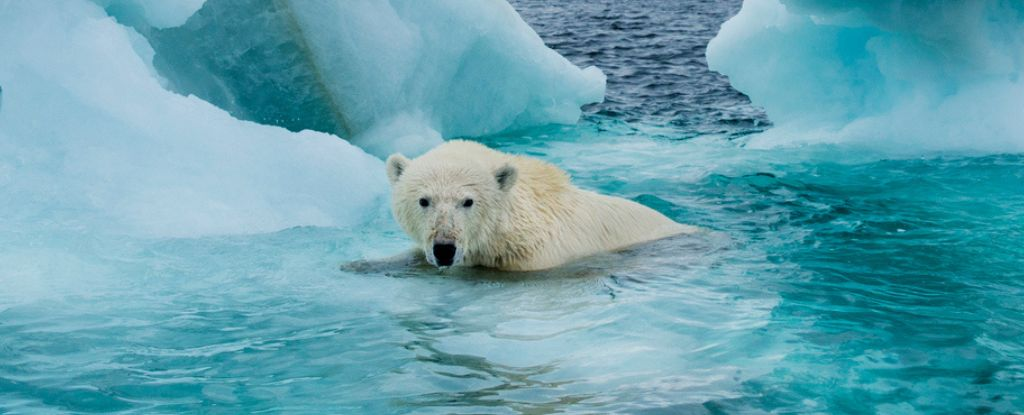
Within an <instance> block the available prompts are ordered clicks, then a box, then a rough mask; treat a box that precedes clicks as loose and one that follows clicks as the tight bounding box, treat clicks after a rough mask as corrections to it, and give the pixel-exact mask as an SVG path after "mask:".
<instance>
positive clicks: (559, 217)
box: [386, 140, 699, 271]
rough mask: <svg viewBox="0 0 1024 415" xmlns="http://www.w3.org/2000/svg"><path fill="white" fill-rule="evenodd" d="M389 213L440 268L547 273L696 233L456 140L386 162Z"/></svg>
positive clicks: (529, 163)
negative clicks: (608, 253)
mask: <svg viewBox="0 0 1024 415" xmlns="http://www.w3.org/2000/svg"><path fill="white" fill-rule="evenodd" d="M386 169H387V176H388V179H389V181H390V182H391V188H392V196H393V197H392V212H393V213H394V216H395V219H396V220H397V221H398V223H399V224H400V225H401V227H402V229H403V230H405V232H406V233H407V234H408V235H409V236H410V237H411V238H412V239H413V241H415V243H416V244H417V246H418V250H422V252H423V255H424V256H425V258H426V260H427V261H428V262H429V263H430V264H432V265H434V266H437V267H450V266H455V265H466V266H483V267H490V268H497V269H499V270H505V271H535V270H542V269H547V268H552V267H556V266H559V265H561V264H564V263H566V262H569V261H572V260H575V259H579V258H583V257H586V256H589V255H593V254H597V253H601V252H605V251H612V250H617V249H620V248H625V247H627V246H630V245H635V244H638V243H642V242H647V241H653V240H656V239H661V238H665V237H669V236H673V235H678V234H682V233H692V232H695V231H697V230H698V229H699V228H696V227H694V226H689V225H683V224H680V223H676V222H674V221H672V220H671V219H669V218H667V217H665V216H664V215H662V214H660V213H658V212H656V211H654V210H653V209H651V208H648V207H646V206H643V205H641V204H639V203H636V202H633V201H629V200H626V199H622V198H618V197H611V196H605V195H600V194H597V193H594V192H590V191H586V190H582V189H579V188H577V187H575V186H573V184H572V183H571V182H570V179H569V176H568V174H566V173H565V172H564V171H562V170H561V169H559V168H558V167H555V166H554V165H552V164H549V163H547V162H544V161H541V160H538V159H534V158H529V157H523V156H516V155H511V154H506V153H502V152H499V151H496V150H492V149H490V148H487V147H486V146H484V145H482V144H479V143H475V142H472V141H463V140H452V141H448V142H446V143H444V144H442V145H440V146H438V147H436V148H434V149H433V150H431V151H429V152H427V153H426V154H423V155H422V156H419V157H417V158H415V159H412V160H410V159H408V158H406V157H405V156H403V155H401V154H392V155H391V156H390V157H388V159H387V162H386Z"/></svg>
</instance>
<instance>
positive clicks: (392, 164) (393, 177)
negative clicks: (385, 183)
mask: <svg viewBox="0 0 1024 415" xmlns="http://www.w3.org/2000/svg"><path fill="white" fill-rule="evenodd" d="M384 164H385V165H386V166H387V169H388V180H390V181H391V184H395V183H398V178H399V177H401V176H402V172H404V171H405V166H406V165H408V164H409V159H407V158H405V156H403V155H401V154H399V153H395V154H392V155H391V156H390V157H388V161H387V162H385V163H384Z"/></svg>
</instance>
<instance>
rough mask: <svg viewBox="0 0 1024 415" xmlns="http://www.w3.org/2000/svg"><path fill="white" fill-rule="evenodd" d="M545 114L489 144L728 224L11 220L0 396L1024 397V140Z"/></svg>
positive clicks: (24, 399)
mask: <svg viewBox="0 0 1024 415" xmlns="http://www.w3.org/2000/svg"><path fill="white" fill-rule="evenodd" d="M531 133H532V134H534V135H528V136H525V137H524V136H519V135H517V136H514V137H494V138H492V139H490V140H489V141H488V143H489V144H491V145H492V146H494V147H497V148H500V149H504V150H508V151H516V152H522V153H527V154H532V155H535V156H538V157H542V158H545V159H548V160H552V161H554V162H557V163H559V164H561V165H563V166H565V167H566V168H567V169H568V170H570V171H571V172H572V174H573V175H574V177H575V179H576V181H577V182H578V183H579V184H580V185H582V186H584V187H587V188H592V189H598V190H601V191H603V192H607V193H612V194H618V195H622V196H625V197H630V198H633V199H634V200H638V201H641V202H643V203H645V204H648V205H650V206H653V207H655V208H657V209H659V210H661V211H662V212H665V213H666V214H668V215H670V216H672V217H673V218H674V219H676V220H678V221H681V222H686V223H694V224H698V225H701V226H704V227H707V228H710V229H713V230H715V232H713V233H711V234H709V235H705V236H701V237H690V238H680V239H676V240H669V241H663V242H660V243H656V244H653V245H650V246H645V247H640V248H637V249H635V250H634V251H632V252H627V253H619V254H609V255H606V256H603V257H599V258H595V259H592V260H589V261H586V262H585V263H583V264H577V265H573V266H569V267H566V268H564V269H561V270H555V271H549V272H544V273H536V274H528V275H507V274H504V275H503V274H497V273H485V272H474V271H463V272H458V273H448V274H442V273H438V272H436V271H427V272H420V273H405V274H402V273H399V274H397V275H390V276H385V275H380V274H369V275H353V274H346V273H342V272H340V271H338V270H337V266H338V264H340V263H342V262H344V261H347V260H352V259H358V258H374V257H380V256H384V255H388V254H391V253H394V252H396V251H398V250H401V249H403V248H404V247H405V246H406V244H407V242H406V239H405V237H404V236H403V235H402V234H401V233H400V232H399V231H398V230H397V229H396V227H395V225H394V224H393V223H392V222H391V220H390V218H389V217H388V215H387V212H386V211H384V210H383V209H382V212H381V214H380V215H379V216H380V221H379V223H376V224H372V225H369V226H367V227H365V228H360V229H326V228H296V229H289V230H285V231H281V232H277V233H273V234H266V235H256V236H235V237H218V238H202V239H168V240H137V239H117V238H100V237H94V236H90V235H75V234H74V233H73V232H58V233H54V234H51V235H14V236H9V238H16V239H17V240H9V241H5V243H10V244H18V245H20V246H24V247H25V248H24V250H23V251H21V252H17V251H15V252H14V253H13V254H11V255H18V256H19V257H18V259H17V260H16V261H15V260H12V259H11V258H8V260H9V261H5V262H9V263H12V264H22V265H21V266H20V268H19V267H17V266H16V267H15V268H14V269H7V270H5V271H6V272H8V275H12V274H11V273H13V275H14V276H17V275H19V274H20V275H28V274H29V273H43V274H46V275H49V276H50V278H49V279H46V280H43V281H38V280H37V281H35V282H31V283H28V282H24V281H22V282H19V280H18V279H17V278H12V279H10V280H8V284H9V286H7V287H5V288H6V289H5V290H4V291H2V292H0V408H3V409H4V410H7V411H13V412H36V411H37V410H39V411H42V412H49V411H72V412H89V411H110V410H117V411H127V412H132V411H134V412H152V411H161V412H166V411H198V410H203V411H208V412H230V413H237V412H239V411H242V412H257V411H271V412H277V411H296V412H349V413H352V412H367V413H370V412H377V413H405V412H416V413H481V412H482V413H552V412H559V411H563V412H629V413H680V412H681V413H705V412H712V413H716V412H726V413H730V412H747V411H762V410H763V411H780V412H790V411H796V412H814V411H827V412H839V413H872V412H876V411H878V412H914V411H920V412H932V413H935V412H938V413H951V412H952V413H956V412H968V411H971V412H974V411H978V412H987V411H993V412H996V413H1008V412H1013V411H1020V410H1021V408H1022V407H1024V402H1021V401H1020V400H1019V399H1020V398H1019V396H1020V395H1019V391H1020V390H1022V388H1024V341H1022V339H1024V336H1022V335H1024V296H1022V290H1024V283H1022V277H1024V276H1022V275H1021V274H1022V271H1021V270H1020V268H1021V267H1020V264H1021V260H1022V248H1021V247H1022V246H1024V233H1022V231H1021V224H1022V223H1024V191H1022V188H1021V185H1020V183H1021V180H1022V179H1024V157H1021V156H1019V155H996V156H984V157H927V158H915V159H904V160H881V161H879V160H876V158H877V155H875V154H871V153H869V152H864V153H862V154H860V156H856V157H852V156H850V154H852V153H851V151H850V150H847V151H846V152H845V153H844V157H842V158H843V160H842V161H838V160H833V161H825V160H828V159H829V158H830V155H834V154H835V151H831V150H830V149H827V148H824V149H803V150H770V151H758V152H755V151H751V150H746V149H743V148H741V147H738V146H737V144H736V143H734V142H731V141H728V140H722V139H718V138H712V137H708V138H698V139H691V140H681V141H675V140H670V139H666V138H659V137H652V136H651V135H649V134H646V133H641V132H639V131H637V130H635V129H633V128H629V127H628V126H626V125H625V124H621V123H617V122H614V121H612V122H606V123H599V122H593V123H588V124H584V125H582V126H580V127H573V128H552V129H549V130H543V131H534V132H531ZM858 157H862V158H863V160H862V161H856V160H854V161H850V160H851V159H856V158H858ZM638 166H643V167H642V168H640V167H638ZM33 258H36V259H37V260H32V259H33Z"/></svg>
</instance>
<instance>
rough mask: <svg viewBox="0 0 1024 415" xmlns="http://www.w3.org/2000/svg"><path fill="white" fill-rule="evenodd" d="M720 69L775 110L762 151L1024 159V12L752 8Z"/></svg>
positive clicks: (712, 47) (765, 2) (719, 59)
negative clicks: (819, 145) (867, 150)
mask: <svg viewBox="0 0 1024 415" xmlns="http://www.w3.org/2000/svg"><path fill="white" fill-rule="evenodd" d="M707 58H708V64H709V66H710V67H711V68H712V69H714V70H717V71H719V72H722V73H724V74H726V75H728V76H729V79H730V81H731V83H732V85H733V86H734V87H736V88H737V89H739V90H740V91H742V92H744V93H746V94H747V95H749V96H750V98H751V100H752V101H753V102H754V103H755V104H758V105H761V106H763V107H764V108H765V110H766V111H767V113H768V116H769V117H770V118H771V119H772V121H773V122H774V123H775V124H776V128H774V129H772V130H770V131H768V132H767V133H765V134H762V135H761V136H758V137H755V138H754V139H753V140H752V142H751V145H752V146H755V147H760V146H773V145H778V144H792V143H806V142H818V141H829V142H857V143H859V144H865V145H869V146H872V147H882V148H889V149H894V150H896V151H901V152H910V153H917V152H920V151H930V150H954V151H958V150H962V151H972V152H974V151H982V152H1004V151H1011V152H1012V151H1021V150H1024V127H1022V124H1021V123H1020V119H1021V117H1022V116H1024V80H1022V79H1021V74H1022V73H1021V71H1022V69H1024V4H1022V3H1020V2H1012V1H997V0H986V1H970V2H953V1H948V2H947V1H942V2H935V1H882V2H835V1H822V0H746V1H745V2H744V4H743V8H742V10H741V11H740V13H739V14H738V15H736V16H735V17H733V18H732V19H731V20H729V21H728V22H726V23H725V24H724V25H722V29H721V31H720V32H719V33H718V35H717V37H715V38H714V39H713V40H712V41H711V43H710V44H709V45H708V51H707Z"/></svg>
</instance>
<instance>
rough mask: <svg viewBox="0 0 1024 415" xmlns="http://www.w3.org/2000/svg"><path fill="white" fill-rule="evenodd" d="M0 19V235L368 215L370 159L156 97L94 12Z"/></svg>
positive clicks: (129, 34)
mask: <svg viewBox="0 0 1024 415" xmlns="http://www.w3.org/2000/svg"><path fill="white" fill-rule="evenodd" d="M0 10H3V13H2V14H0V50H2V51H3V59H0V85H2V86H3V94H4V97H3V99H4V103H3V108H2V110H0V200H2V203H0V229H3V230H4V231H6V232H23V233H33V232H38V231H45V230H59V231H62V232H63V231H72V232H86V233H91V234H92V233H97V232H112V233H124V234H130V235H141V236H152V237H167V236H198V235H208V234H226V233H252V232H268V231H274V230H279V229H282V228H287V227H292V226H299V225H321V226H345V225H353V224H358V223H361V222H360V221H362V220H364V219H365V218H366V217H367V215H373V214H374V213H375V212H378V211H379V206H381V205H382V202H381V200H380V199H381V198H383V197H385V195H384V192H385V190H386V189H387V184H386V181H385V179H384V174H383V166H382V163H381V161H380V160H378V159H376V158H374V157H372V156H370V155H369V154H366V153H365V152H363V151H362V150H360V149H359V148H357V147H354V146H352V145H351V144H349V143H347V142H345V141H344V140H342V139H340V138H337V137H334V136H330V135H327V134H323V133H317V132H312V131H304V132H300V133H292V132H288V131H287V130H285V129H283V128H279V127H272V126H265V125H259V124H256V123H252V122H247V121H239V120H237V119H235V118H232V117H231V116H230V115H229V114H228V113H227V112H225V111H223V110H221V109H219V108H216V107H214V106H213V105H211V104H209V103H207V102H205V101H203V100H201V99H199V98H197V97H194V96H190V97H186V96H181V95H178V94H176V93H173V92H170V91H168V90H166V89H164V88H163V87H162V86H161V85H160V82H159V81H158V79H157V77H155V76H154V73H153V71H152V67H151V66H150V65H149V62H148V61H147V57H148V56H152V51H151V50H149V51H148V53H147V49H148V44H147V43H146V42H145V40H144V39H142V38H141V37H139V36H138V35H137V34H135V33H134V32H133V31H132V30H131V29H129V28H127V27H125V26H122V25H120V24H118V23H117V22H115V21H114V19H112V18H110V17H108V16H107V14H106V13H105V12H104V10H103V9H101V8H100V7H98V6H97V5H96V4H93V3H90V2H86V1H84V0H69V1H65V2H43V1H40V2H34V1H33V2H29V1H8V2H5V3H3V4H0Z"/></svg>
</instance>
